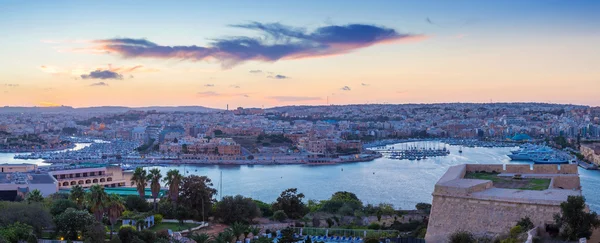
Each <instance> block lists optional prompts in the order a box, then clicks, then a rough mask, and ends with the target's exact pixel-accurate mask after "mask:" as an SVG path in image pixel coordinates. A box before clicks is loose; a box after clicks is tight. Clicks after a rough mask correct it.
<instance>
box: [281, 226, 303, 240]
mask: <svg viewBox="0 0 600 243" xmlns="http://www.w3.org/2000/svg"><path fill="white" fill-rule="evenodd" d="M298 240H299V239H296V238H294V230H293V229H292V228H285V229H283V230H282V231H281V239H279V240H277V242H278V243H295V242H297V241H298Z"/></svg>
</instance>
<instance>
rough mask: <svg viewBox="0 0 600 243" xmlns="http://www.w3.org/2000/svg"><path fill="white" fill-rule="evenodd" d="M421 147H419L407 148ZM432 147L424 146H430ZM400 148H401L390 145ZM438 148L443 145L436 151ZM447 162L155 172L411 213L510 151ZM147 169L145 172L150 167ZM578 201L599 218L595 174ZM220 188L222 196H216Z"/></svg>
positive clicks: (598, 176) (261, 193)
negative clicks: (468, 167) (342, 197)
mask: <svg viewBox="0 0 600 243" xmlns="http://www.w3.org/2000/svg"><path fill="white" fill-rule="evenodd" d="M412 144H413V145H415V146H422V145H424V144H421V142H416V143H412ZM431 144H432V142H427V145H431ZM391 146H401V145H390V147H391ZM440 146H443V145H440ZM446 147H447V148H448V149H449V150H450V154H449V155H448V156H441V157H430V158H426V159H422V160H396V159H388V158H385V157H383V158H379V159H376V160H374V161H371V162H360V163H349V164H336V165H242V166H232V165H210V166H193V165H179V166H176V165H175V166H156V167H152V168H159V169H161V172H162V174H163V175H165V174H166V173H167V171H168V170H169V169H178V170H179V171H180V172H181V173H182V174H183V175H192V174H193V175H206V176H208V177H209V178H210V179H211V180H212V182H213V186H214V187H215V188H216V189H217V190H220V191H219V196H226V195H237V194H240V195H243V196H247V197H252V198H254V199H258V200H261V201H265V202H272V201H274V200H275V199H276V198H277V197H278V196H279V194H280V193H281V192H282V191H283V190H285V189H287V188H298V191H299V192H301V193H304V195H305V197H306V199H315V200H323V199H327V198H329V197H330V196H331V194H333V193H334V192H337V191H349V192H353V193H355V194H356V195H357V196H358V197H359V198H360V199H361V200H362V201H363V202H364V203H371V204H378V203H391V204H393V205H394V206H395V207H396V208H402V209H412V208H414V206H415V204H417V203H419V202H426V203H431V200H432V196H431V193H432V192H433V188H434V185H435V183H436V182H437V180H438V179H439V178H440V177H441V176H442V175H443V174H444V173H445V172H446V170H447V169H448V168H449V167H450V166H453V165H458V164H464V163H474V164H509V163H523V162H514V161H510V159H509V158H508V157H507V156H506V155H507V154H509V153H510V151H511V150H514V149H516V147H515V148H480V147H476V148H469V147H462V151H463V152H462V153H459V152H458V151H459V149H460V148H461V147H459V146H448V145H446ZM12 156H14V154H12V155H11V154H0V163H32V162H35V163H38V162H39V163H41V162H42V161H37V160H33V161H32V160H14V159H12ZM149 168H150V167H149ZM579 173H580V177H581V184H582V186H583V195H584V196H585V197H586V199H587V203H588V204H589V206H590V208H591V209H592V210H594V211H597V212H600V191H599V190H596V187H599V186H600V171H587V170H584V169H581V168H580V170H579ZM221 188H222V190H221Z"/></svg>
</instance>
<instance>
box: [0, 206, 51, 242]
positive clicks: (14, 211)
mask: <svg viewBox="0 0 600 243" xmlns="http://www.w3.org/2000/svg"><path fill="white" fill-rule="evenodd" d="M0 212H1V213H0V228H3V227H7V226H8V225H11V224H14V223H16V222H21V223H24V224H27V225H30V226H31V227H32V228H33V232H34V233H35V234H36V235H37V236H41V235H42V230H43V229H45V228H49V227H51V226H52V215H50V213H49V212H48V210H47V209H46V208H44V206H43V205H42V204H41V203H32V204H27V203H19V202H2V201H0Z"/></svg>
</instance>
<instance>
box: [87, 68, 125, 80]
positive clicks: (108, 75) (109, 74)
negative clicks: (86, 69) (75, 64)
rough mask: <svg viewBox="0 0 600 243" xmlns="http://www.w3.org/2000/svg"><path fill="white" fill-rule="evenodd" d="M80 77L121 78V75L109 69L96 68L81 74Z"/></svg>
mask: <svg viewBox="0 0 600 243" xmlns="http://www.w3.org/2000/svg"><path fill="white" fill-rule="evenodd" d="M81 78H82V79H123V75H121V74H119V73H117V72H113V71H110V70H96V71H92V72H90V74H82V75H81Z"/></svg>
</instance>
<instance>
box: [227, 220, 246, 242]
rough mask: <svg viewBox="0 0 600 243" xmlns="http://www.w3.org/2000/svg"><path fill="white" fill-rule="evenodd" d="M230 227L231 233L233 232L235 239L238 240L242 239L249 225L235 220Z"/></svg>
mask: <svg viewBox="0 0 600 243" xmlns="http://www.w3.org/2000/svg"><path fill="white" fill-rule="evenodd" d="M229 229H230V230H231V233H232V234H233V236H234V237H235V240H236V241H237V240H239V239H240V235H241V234H243V233H244V232H245V231H247V230H248V225H245V224H242V223H239V222H235V223H233V224H232V225H231V227H230V228H229Z"/></svg>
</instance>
